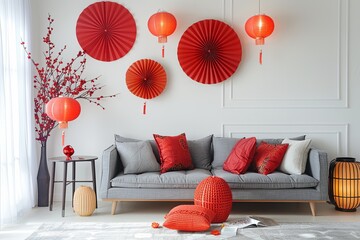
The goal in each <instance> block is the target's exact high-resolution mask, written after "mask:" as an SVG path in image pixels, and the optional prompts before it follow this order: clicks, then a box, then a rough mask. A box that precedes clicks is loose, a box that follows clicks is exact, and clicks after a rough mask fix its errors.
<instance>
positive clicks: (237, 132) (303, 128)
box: [221, 123, 349, 160]
mask: <svg viewBox="0 0 360 240" xmlns="http://www.w3.org/2000/svg"><path fill="white" fill-rule="evenodd" d="M348 129H349V124H347V123H344V124H333V123H316V124H314V123H298V124H262V123H258V124H253V123H249V124H246V123H244V124H222V129H221V132H222V136H223V137H234V138H242V137H252V136H255V137H256V138H287V137H289V138H291V137H296V136H299V135H306V138H309V139H312V144H311V145H312V146H314V147H316V148H319V149H326V152H328V157H329V160H331V159H333V158H335V157H336V156H347V155H348V141H349V130H348Z"/></svg>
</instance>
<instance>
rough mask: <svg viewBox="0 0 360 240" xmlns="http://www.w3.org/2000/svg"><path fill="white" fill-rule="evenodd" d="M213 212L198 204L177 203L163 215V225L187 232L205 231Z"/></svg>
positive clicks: (213, 215) (212, 217) (213, 214)
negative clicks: (177, 204)
mask: <svg viewBox="0 0 360 240" xmlns="http://www.w3.org/2000/svg"><path fill="white" fill-rule="evenodd" d="M214 217H215V212H214V211H213V210H211V209H207V208H204V207H202V206H198V205H179V206H177V207H174V208H173V209H171V210H170V212H169V213H168V214H166V216H165V222H164V223H163V226H164V227H167V228H170V229H174V230H180V231H189V232H199V231H206V230H208V229H209V228H210V224H211V221H212V220H213V219H214Z"/></svg>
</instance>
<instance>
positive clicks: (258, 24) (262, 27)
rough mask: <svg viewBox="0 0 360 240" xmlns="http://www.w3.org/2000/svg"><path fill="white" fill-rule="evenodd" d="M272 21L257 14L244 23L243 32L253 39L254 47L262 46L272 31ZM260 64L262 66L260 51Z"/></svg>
mask: <svg viewBox="0 0 360 240" xmlns="http://www.w3.org/2000/svg"><path fill="white" fill-rule="evenodd" d="M274 27H275V24H274V21H273V20H272V18H271V17H269V16H267V15H265V14H258V15H255V16H252V17H251V18H249V19H248V20H247V21H246V23H245V31H246V33H247V34H248V35H249V36H250V37H251V38H254V39H255V44H256V45H264V43H265V38H266V37H268V36H270V35H271V33H272V32H273V31H274ZM259 61H260V64H262V50H260V56H259Z"/></svg>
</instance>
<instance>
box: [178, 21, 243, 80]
mask: <svg viewBox="0 0 360 240" xmlns="http://www.w3.org/2000/svg"><path fill="white" fill-rule="evenodd" d="M177 53H178V59H179V63H180V66H181V67H182V69H183V71H184V72H185V73H186V74H187V75H188V76H189V77H190V78H191V79H193V80H195V81H197V82H200V83H204V84H215V83H219V82H222V81H224V80H226V79H228V78H229V77H230V76H231V75H232V74H233V73H234V72H235V71H236V69H237V67H238V65H239V63H240V61H241V55H242V49H241V42H240V39H239V37H238V35H237V34H236V32H235V31H234V30H233V29H232V28H231V27H230V26H229V25H227V24H226V23H224V22H221V21H218V20H214V19H206V20H202V21H199V22H196V23H194V24H193V25H191V26H190V27H189V28H188V29H187V30H186V31H185V32H184V34H183V35H182V37H181V39H180V42H179V46H178V52H177Z"/></svg>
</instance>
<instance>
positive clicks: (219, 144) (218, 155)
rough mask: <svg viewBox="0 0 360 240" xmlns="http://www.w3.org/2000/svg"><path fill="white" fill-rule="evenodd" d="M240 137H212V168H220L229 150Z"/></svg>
mask: <svg viewBox="0 0 360 240" xmlns="http://www.w3.org/2000/svg"><path fill="white" fill-rule="evenodd" d="M239 140H240V138H226V137H213V149H214V160H213V162H212V163H211V166H212V167H213V168H222V166H223V165H224V162H225V160H226V159H227V157H228V156H229V154H230V152H231V150H232V149H233V147H234V146H235V144H236V143H237V141H239Z"/></svg>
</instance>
